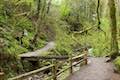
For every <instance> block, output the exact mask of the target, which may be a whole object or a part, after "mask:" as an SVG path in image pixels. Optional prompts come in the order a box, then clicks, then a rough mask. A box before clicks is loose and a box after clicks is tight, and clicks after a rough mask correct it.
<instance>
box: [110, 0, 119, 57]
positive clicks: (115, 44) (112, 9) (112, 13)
mask: <svg viewBox="0 0 120 80" xmlns="http://www.w3.org/2000/svg"><path fill="white" fill-rule="evenodd" d="M109 8H110V22H111V25H110V27H111V59H115V58H116V57H117V56H118V53H119V49H118V41H117V22H116V7H115V1H114V0H109Z"/></svg>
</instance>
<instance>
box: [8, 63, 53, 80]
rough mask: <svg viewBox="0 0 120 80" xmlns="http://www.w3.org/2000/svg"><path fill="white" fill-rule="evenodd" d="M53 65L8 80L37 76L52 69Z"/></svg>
mask: <svg viewBox="0 0 120 80" xmlns="http://www.w3.org/2000/svg"><path fill="white" fill-rule="evenodd" d="M53 66H54V65H50V66H46V67H43V68H40V69H37V70H34V71H31V72H28V73H25V74H22V75H19V76H16V77H14V78H9V79H8V80H19V79H20V80H22V79H23V78H25V77H28V76H31V75H33V74H37V73H39V72H42V71H44V70H47V69H49V68H52V67H53Z"/></svg>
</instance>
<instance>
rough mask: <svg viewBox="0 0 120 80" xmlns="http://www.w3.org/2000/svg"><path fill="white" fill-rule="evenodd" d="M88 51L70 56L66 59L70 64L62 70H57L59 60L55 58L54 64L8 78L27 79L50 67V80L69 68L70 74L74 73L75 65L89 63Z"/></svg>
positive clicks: (14, 79) (10, 79)
mask: <svg viewBox="0 0 120 80" xmlns="http://www.w3.org/2000/svg"><path fill="white" fill-rule="evenodd" d="M87 53H88V52H87V50H84V53H83V54H81V55H79V56H76V57H69V59H67V60H65V61H66V62H68V63H69V66H68V67H66V68H65V69H63V70H60V71H59V72H57V69H58V64H57V61H58V60H56V59H53V60H52V64H51V65H49V66H45V67H43V68H40V69H37V70H34V71H31V72H28V73H25V74H22V75H19V76H16V77H13V78H9V79H8V80H23V79H26V78H28V77H31V76H32V75H35V74H37V73H40V72H43V71H45V70H48V69H52V71H51V73H52V75H51V77H49V80H51V79H52V80H57V77H58V76H59V75H60V74H62V73H64V72H65V71H67V70H70V74H72V73H73V67H74V66H76V65H78V64H80V63H81V62H84V63H85V64H87ZM74 61H76V63H75V64H73V62H74Z"/></svg>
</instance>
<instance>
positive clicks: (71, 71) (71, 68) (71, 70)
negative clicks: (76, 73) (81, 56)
mask: <svg viewBox="0 0 120 80" xmlns="http://www.w3.org/2000/svg"><path fill="white" fill-rule="evenodd" d="M69 60H70V61H69V63H70V74H72V73H73V67H72V56H70V59H69Z"/></svg>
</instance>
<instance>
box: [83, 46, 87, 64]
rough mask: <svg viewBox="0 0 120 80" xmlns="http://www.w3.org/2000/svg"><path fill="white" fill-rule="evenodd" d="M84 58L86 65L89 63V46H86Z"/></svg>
mask: <svg viewBox="0 0 120 80" xmlns="http://www.w3.org/2000/svg"><path fill="white" fill-rule="evenodd" d="M84 54H85V55H84V60H85V65H87V64H88V60H87V56H88V49H87V48H85V49H84Z"/></svg>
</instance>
